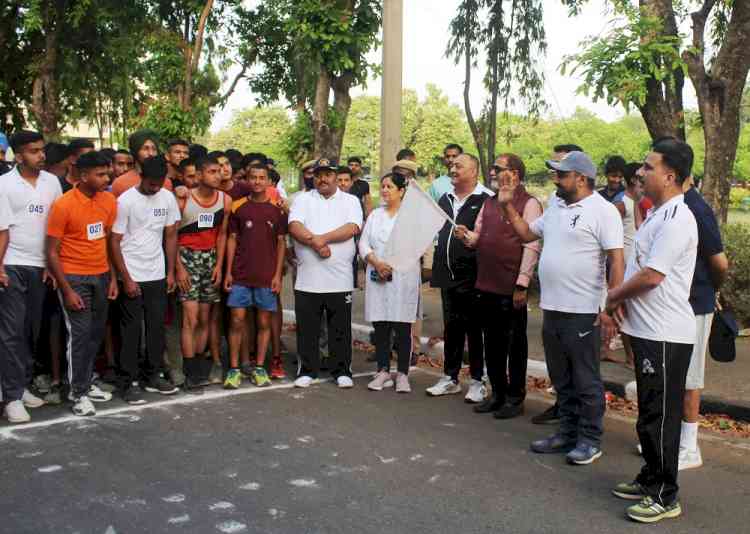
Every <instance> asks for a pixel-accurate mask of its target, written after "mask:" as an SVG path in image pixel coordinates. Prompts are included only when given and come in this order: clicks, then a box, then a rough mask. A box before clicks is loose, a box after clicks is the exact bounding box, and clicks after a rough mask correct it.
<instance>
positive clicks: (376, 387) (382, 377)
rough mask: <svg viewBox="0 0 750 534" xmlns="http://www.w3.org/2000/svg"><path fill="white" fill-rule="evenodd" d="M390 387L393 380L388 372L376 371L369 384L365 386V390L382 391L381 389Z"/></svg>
mask: <svg viewBox="0 0 750 534" xmlns="http://www.w3.org/2000/svg"><path fill="white" fill-rule="evenodd" d="M392 387H393V378H391V373H389V372H388V371H378V372H377V373H376V374H375V377H374V378H373V379H372V380H371V381H370V383H369V384H367V389H371V390H372V391H382V390H383V388H392Z"/></svg>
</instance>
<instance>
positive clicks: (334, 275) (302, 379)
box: [289, 159, 362, 388]
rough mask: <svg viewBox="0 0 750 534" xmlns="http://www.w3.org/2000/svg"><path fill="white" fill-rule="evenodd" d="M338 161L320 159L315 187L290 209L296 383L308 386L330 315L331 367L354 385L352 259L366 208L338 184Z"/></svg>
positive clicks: (340, 378) (341, 383) (343, 385)
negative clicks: (294, 269) (324, 323)
mask: <svg viewBox="0 0 750 534" xmlns="http://www.w3.org/2000/svg"><path fill="white" fill-rule="evenodd" d="M336 170H337V166H336V164H335V163H334V162H331V161H329V160H327V159H320V160H318V161H317V162H316V164H315V182H314V183H315V190H313V191H308V192H305V193H301V194H300V195H299V196H298V197H297V198H296V199H295V201H294V203H293V204H292V208H291V211H290V213H289V233H290V234H291V236H292V238H293V239H294V250H295V255H296V257H297V264H298V267H297V280H296V281H295V285H294V302H295V311H296V315H297V347H298V352H299V357H300V366H299V371H298V373H297V374H298V376H297V379H296V380H295V382H294V385H295V386H297V387H308V386H310V384H311V383H312V382H313V380H315V379H317V378H318V373H319V371H320V350H319V345H318V340H319V337H320V322H321V317H322V314H323V311H324V310H325V312H326V317H327V321H328V345H329V349H330V353H331V357H330V359H329V364H328V365H329V368H330V369H331V375H332V376H333V377H334V378H335V379H336V382H337V384H338V386H339V387H340V388H350V387H352V386H353V385H354V383H353V382H352V378H351V374H352V372H351V362H352V324H351V323H352V290H353V288H354V277H353V275H352V259H353V258H354V254H355V249H354V236H355V235H357V234H358V233H359V232H360V229H361V228H362V209H361V207H360V204H359V201H358V200H357V198H356V197H355V196H353V195H349V194H347V193H344V192H343V191H340V190H339V189H338V187H337V184H336Z"/></svg>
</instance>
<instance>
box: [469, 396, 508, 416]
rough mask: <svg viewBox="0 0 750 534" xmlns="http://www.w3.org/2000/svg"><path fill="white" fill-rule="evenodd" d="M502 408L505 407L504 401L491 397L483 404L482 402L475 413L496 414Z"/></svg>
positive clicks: (475, 408) (475, 407)
mask: <svg viewBox="0 0 750 534" xmlns="http://www.w3.org/2000/svg"><path fill="white" fill-rule="evenodd" d="M502 407H503V401H501V400H500V399H497V398H495V397H490V398H488V399H485V400H484V401H483V402H480V403H479V404H477V405H476V406H474V412H475V413H491V412H494V411H495V410H499V409H500V408H502Z"/></svg>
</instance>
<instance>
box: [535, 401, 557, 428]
mask: <svg viewBox="0 0 750 534" xmlns="http://www.w3.org/2000/svg"><path fill="white" fill-rule="evenodd" d="M531 422H532V423H534V424H535V425H554V424H557V423H559V422H560V409H559V407H558V406H557V403H555V404H554V405H553V406H550V407H549V408H548V409H547V410H545V411H544V412H542V413H540V414H539V415H535V416H534V417H532V418H531Z"/></svg>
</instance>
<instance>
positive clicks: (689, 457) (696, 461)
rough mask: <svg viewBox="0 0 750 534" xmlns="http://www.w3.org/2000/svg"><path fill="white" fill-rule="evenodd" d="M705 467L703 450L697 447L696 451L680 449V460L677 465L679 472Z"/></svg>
mask: <svg viewBox="0 0 750 534" xmlns="http://www.w3.org/2000/svg"><path fill="white" fill-rule="evenodd" d="M702 465H703V457H702V456H701V448H700V447H697V448H696V449H695V450H694V451H691V450H690V449H685V448H682V447H680V459H679V464H677V470H678V471H683V470H685V469H695V468H696V467H700V466H702Z"/></svg>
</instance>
